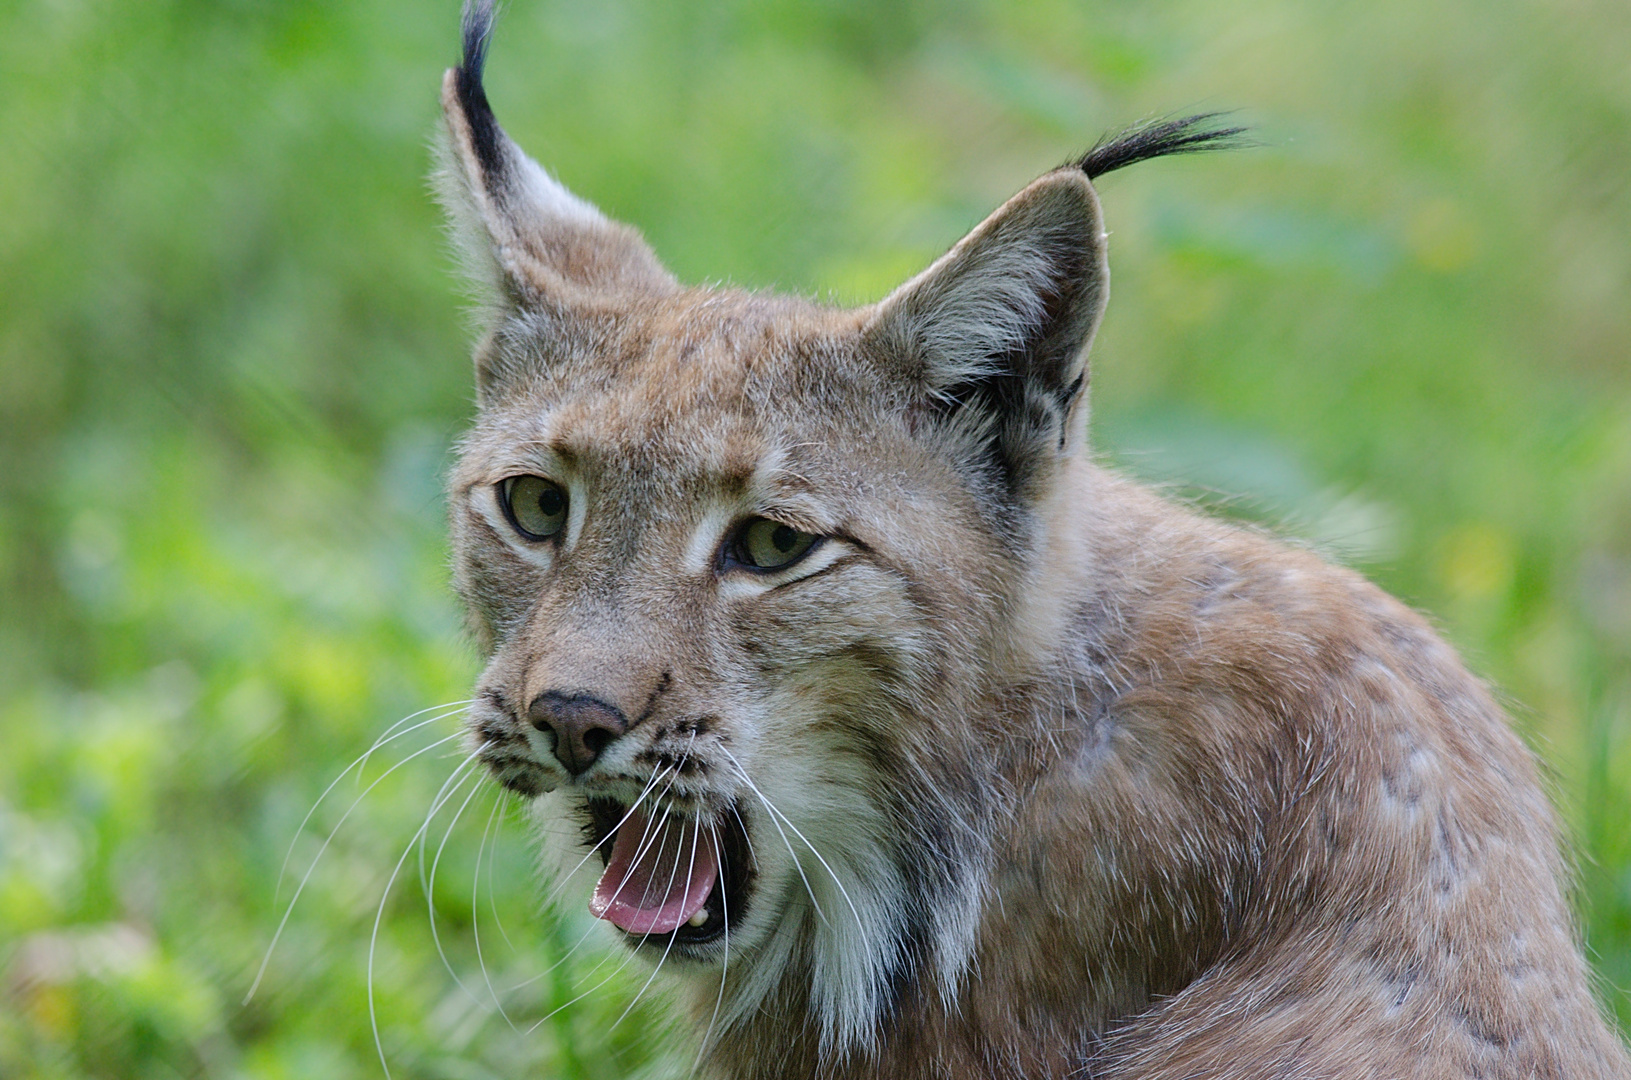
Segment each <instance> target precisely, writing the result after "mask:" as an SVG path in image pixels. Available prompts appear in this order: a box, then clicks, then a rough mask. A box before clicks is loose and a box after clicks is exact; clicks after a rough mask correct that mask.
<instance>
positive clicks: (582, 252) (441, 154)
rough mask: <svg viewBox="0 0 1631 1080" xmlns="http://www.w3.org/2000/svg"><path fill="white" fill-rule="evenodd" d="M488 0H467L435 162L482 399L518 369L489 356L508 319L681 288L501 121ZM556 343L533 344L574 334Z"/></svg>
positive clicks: (553, 322)
mask: <svg viewBox="0 0 1631 1080" xmlns="http://www.w3.org/2000/svg"><path fill="white" fill-rule="evenodd" d="M493 9H494V5H493V3H492V0H467V2H466V4H465V6H464V13H463V21H462V26H461V30H462V39H463V54H462V57H461V60H460V63H459V65H458V66H457V67H453V68H449V69H448V70H447V72H446V73H445V74H444V75H443V77H442V91H441V104H442V115H443V120H444V125H443V130H442V133H441V136H440V137H439V138H438V139H436V141H435V145H434V155H435V161H436V167H435V172H434V173H433V183H434V186H435V189H436V192H437V195H438V197H439V201H440V202H441V204H442V207H443V209H444V211H445V212H446V214H447V219H448V231H449V233H450V235H451V239H452V244H453V248H454V251H455V253H456V257H457V260H458V264H459V268H460V270H461V271H462V273H463V275H464V276H465V278H466V280H468V281H469V282H470V283H471V284H472V286H473V287H474V291H475V293H476V303H475V312H476V320H477V325H476V327H475V329H476V332H477V335H478V337H479V338H480V339H481V342H482V343H481V344H480V345H478V348H477V381H478V391H479V392H480V394H481V395H482V397H483V398H484V399H485V398H486V397H488V396H489V395H490V394H491V393H493V392H494V391H496V390H498V389H501V388H502V385H503V384H505V383H507V382H509V381H511V380H512V379H513V378H514V377H515V376H516V374H517V371H518V368H517V365H516V364H515V363H513V362H507V361H504V360H502V359H495V358H493V357H491V356H489V355H488V354H489V353H491V352H492V351H493V348H494V342H495V335H496V334H498V332H499V331H501V330H502V328H503V327H504V325H505V324H506V323H507V322H513V321H514V320H516V319H517V318H521V319H523V321H525V322H526V323H527V324H528V329H529V331H530V332H532V333H533V334H537V333H545V334H546V336H547V335H548V334H551V333H553V334H555V335H557V336H559V335H561V334H568V333H569V328H570V327H571V325H572V324H573V322H574V320H573V319H572V318H571V316H572V315H573V314H574V313H575V312H581V311H587V310H591V309H596V308H602V307H605V306H606V305H607V304H618V303H626V302H627V301H628V300H629V299H630V298H632V297H634V296H639V295H647V296H649V295H658V294H664V293H669V292H672V291H674V290H676V289H678V288H679V285H678V283H677V282H676V281H675V280H674V277H673V275H671V274H670V273H669V272H668V271H667V270H666V269H664V267H663V266H662V264H661V263H660V262H659V261H658V259H657V256H656V254H655V253H654V252H653V251H652V250H651V248H650V246H649V245H648V244H647V243H646V242H645V240H644V238H642V237H641V236H640V234H639V232H638V231H637V230H635V229H634V228H632V227H630V226H628V225H624V224H621V223H619V222H616V221H613V220H611V219H609V218H607V217H606V216H605V215H604V214H602V213H601V212H600V210H598V209H597V208H596V207H595V206H594V205H593V204H591V203H589V202H588V201H586V200H584V199H582V198H579V197H578V196H577V195H574V194H573V193H572V192H571V191H569V190H567V188H566V187H565V186H564V185H563V184H561V183H560V182H559V181H557V180H556V179H555V178H554V177H553V176H551V175H550V174H549V173H548V172H547V171H546V170H545V169H544V168H543V167H542V166H540V165H539V164H538V163H537V162H536V161H534V160H532V158H530V157H528V156H527V155H526V153H524V152H523V151H522V150H521V148H520V147H519V146H518V145H516V143H515V142H514V141H513V140H511V139H510V137H509V136H508V135H506V134H505V132H504V129H503V128H502V127H500V126H499V124H498V120H497V118H496V117H495V116H494V115H493V111H492V108H491V106H490V105H489V103H488V100H487V92H486V88H485V87H484V85H483V83H482V75H483V71H484V69H485V65H486V60H487V44H488V40H489V38H490V37H491V33H492V26H493V17H494V10H493ZM540 317H541V318H540ZM535 344H542V345H545V346H547V345H548V342H543V343H535ZM557 344H560V345H562V346H563V347H562V348H559V349H551V348H547V347H546V348H543V349H535V350H532V351H533V352H534V353H535V354H537V355H540V356H543V355H548V354H551V353H566V352H570V349H569V348H567V347H565V346H569V345H570V342H566V341H563V342H559V343H557ZM522 366H528V367H530V366H535V365H530V364H529V365H522Z"/></svg>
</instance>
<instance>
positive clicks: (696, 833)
mask: <svg viewBox="0 0 1631 1080" xmlns="http://www.w3.org/2000/svg"><path fill="white" fill-rule="evenodd" d="M701 839H702V823H701V822H696V823H695V824H694V825H693V826H692V829H691V861H690V864H689V865H687V866H686V868H685V880H686V885H687V887H689V885H690V881H691V874H692V873H693V872H695V870H696V868H697V843H698V842H699V841H700V840H701ZM684 842H685V831H684V826H683V825H682V826H681V827H680V843H684ZM679 856H680V853H679V850H678V847H677V846H676V849H675V851H674V870H673V872H672V873H670V874H669V876H668V893H667V895H668V896H673V895H674V882H675V880H676V879H677V877H678V875H679V871H680V857H679ZM682 925H683V924H682ZM678 933H679V927H675V928H674V929H673V930H671V931H670V932H669V935H668V944H667V945H665V946H664V947H663V955H662V956H660V957H658V958H657V966H656V967H654V968H652V969H651V974H650V975H648V976H646V981H645V985H643V986H641V987H640V989H639V990H638V991H636V992H635V995H634V997H633V998H632V999H631V1000H630V1001H629V1004H628V1006H627V1007H626V1008H625V1009H624V1010H623V1012H622V1015H620V1016H619V1017H618V1018H617V1019H616V1020H613V1021H612V1026H611V1027H609V1028H607V1029H606V1031H607V1033H608V1034H609V1033H611V1032H613V1031H615V1030H617V1025H618V1024H621V1023H622V1022H623V1018H624V1017H626V1016H628V1015H629V1013H631V1012H633V1011H634V1007H635V1006H636V1005H638V1004H639V1003H640V997H641V995H643V994H644V993H645V992H646V990H647V989H648V988H649V987H650V986H651V982H652V980H653V979H655V978H656V977H657V972H659V971H661V970H662V969H663V963H664V962H665V961H666V960H667V959H668V953H669V950H671V949H672V948H673V947H674V938H675V935H676V934H678ZM648 936H649V934H648ZM640 940H641V941H642V942H643V941H645V938H641V939H640Z"/></svg>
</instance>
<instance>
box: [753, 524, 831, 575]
mask: <svg viewBox="0 0 1631 1080" xmlns="http://www.w3.org/2000/svg"><path fill="white" fill-rule="evenodd" d="M820 539H821V537H819V536H816V535H815V534H814V533H807V532H799V531H798V530H797V529H795V528H793V526H791V525H783V524H782V523H781V522H779V521H771V520H770V519H769V518H753V519H752V520H750V521H749V522H748V523H747V524H746V525H744V526H742V528H741V529H740V530H738V532H737V534H736V543H735V544H734V545H733V550H732V552H731V554H732V555H733V556H734V557H735V558H736V561H737V562H739V563H742V564H743V565H744V566H748V567H751V568H753V569H754V570H780V569H781V568H782V567H784V566H791V565H792V564H793V563H795V562H797V561H798V560H800V559H802V558H803V557H804V556H805V555H807V554H808V553H809V551H810V549H811V548H813V547H815V545H816V541H818V540H820Z"/></svg>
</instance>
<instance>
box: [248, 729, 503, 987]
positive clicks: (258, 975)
mask: <svg viewBox="0 0 1631 1080" xmlns="http://www.w3.org/2000/svg"><path fill="white" fill-rule="evenodd" d="M459 734H460V733H459V732H454V733H453V734H452V735H448V736H446V737H445V738H441V739H437V740H436V741H435V742H433V743H431V744H430V745H429V746H425V747H421V748H420V749H418V750H415V751H414V752H413V753H411V754H409V755H408V756H407V757H405V758H403V759H402V760H401V761H399V762H397V763H396V764H395V765H392V766H391V767H390V768H389V769H386V770H385V771H384V772H383V773H381V774H380V775H379V777H378V779H376V780H375V781H374V782H373V783H372V784H369V785H368V786H367V787H366V788H364V789H363V791H362V793H361V794H359V795H358V796H357V797H356V799H354V800H352V803H351V805H350V806H348V807H346V811H345V813H343V814H341V815H340V820H339V821H337V822H335V823H334V828H332V829H330V830H329V834H328V837H327V838H326V839H325V840H324V841H323V846H322V847H320V848H318V849H317V854H316V855H314V856H312V860H311V865H310V866H308V867H307V868H306V874H305V876H304V877H302V878H301V879H300V884H299V886H297V887H296V888H295V891H294V895H293V896H291V897H289V906H288V907H287V908H285V909H284V910H283V918H282V919H281V920H279V921H278V924H277V930H275V931H274V932H273V934H272V941H271V944H269V945H267V946H266V955H265V956H263V957H261V966H260V969H259V970H257V971H256V972H255V981H254V982H252V983H250V985H249V992H248V993H247V994H245V995H244V1004H246V1005H247V1004H248V1003H249V999H250V998H252V997H254V996H255V991H256V990H257V989H259V988H260V984H261V979H263V978H265V976H266V965H267V964H269V963H270V962H271V960H272V952H273V950H275V949H276V948H277V943H278V939H280V938H281V937H282V936H283V930H284V927H286V926H288V924H289V916H290V915H292V914H294V906H295V904H296V903H298V902H299V900H300V894H301V893H303V892H305V890H306V883H307V882H309V881H310V880H311V876H312V872H313V871H315V870H316V869H317V864H318V862H320V861H321V860H322V858H323V853H324V852H325V851H327V850H328V848H329V845H330V844H332V843H333V842H334V837H335V836H336V835H337V834H338V833H339V831H340V826H342V825H344V824H345V823H346V819H347V818H349V817H350V816H351V812H352V811H353V810H355V809H357V807H358V806H360V805H361V804H362V801H363V800H364V799H366V798H367V797H368V794H369V792H371V791H373V790H374V789H375V788H377V787H379V785H380V784H382V783H384V782H385V778H386V777H388V776H390V775H391V774H392V773H394V772H396V771H397V770H398V769H400V768H402V766H404V765H406V764H407V763H408V762H410V761H412V760H413V759H414V758H416V757H419V756H420V755H421V754H428V753H429V752H430V751H432V750H434V749H436V748H437V747H438V746H443V745H446V744H447V743H450V742H452V741H453V740H454V739H457V738H458V737H459ZM473 757H474V755H472V759H473Z"/></svg>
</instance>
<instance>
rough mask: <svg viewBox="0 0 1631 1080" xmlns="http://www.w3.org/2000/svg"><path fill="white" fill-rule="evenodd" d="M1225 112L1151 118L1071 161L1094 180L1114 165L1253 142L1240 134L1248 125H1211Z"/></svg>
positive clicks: (1099, 143)
mask: <svg viewBox="0 0 1631 1080" xmlns="http://www.w3.org/2000/svg"><path fill="white" fill-rule="evenodd" d="M1227 115H1228V114H1227V113H1221V112H1209V113H1198V114H1196V115H1194V116H1184V117H1180V118H1178V119H1176V120H1150V121H1147V122H1145V123H1142V124H1138V125H1136V126H1134V127H1131V128H1128V129H1127V130H1125V131H1122V132H1120V133H1118V134H1116V135H1106V136H1104V138H1102V139H1100V140H1099V141H1098V142H1096V143H1094V144H1093V149H1091V150H1089V151H1088V152H1087V153H1085V154H1083V155H1082V156H1081V158H1080V159H1078V160H1077V161H1075V162H1073V163H1072V164H1074V166H1075V167H1076V168H1078V169H1080V170H1082V171H1083V172H1084V173H1086V174H1087V178H1088V179H1089V180H1095V179H1097V178H1098V177H1101V176H1103V175H1104V174H1105V173H1107V172H1110V171H1112V170H1114V169H1120V168H1124V167H1125V166H1128V165H1132V164H1134V163H1136V162H1140V161H1144V160H1146V159H1148V158H1156V157H1166V156H1167V155H1169V154H1196V153H1200V152H1202V151H1205V150H1234V149H1238V148H1240V147H1244V146H1250V145H1252V143H1251V142H1250V141H1249V140H1247V139H1245V138H1243V136H1244V135H1245V134H1246V132H1247V131H1249V130H1250V129H1249V128H1245V127H1225V128H1218V127H1211V126H1209V125H1210V124H1211V122H1212V121H1214V120H1216V119H1218V118H1219V117H1221V116H1227Z"/></svg>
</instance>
